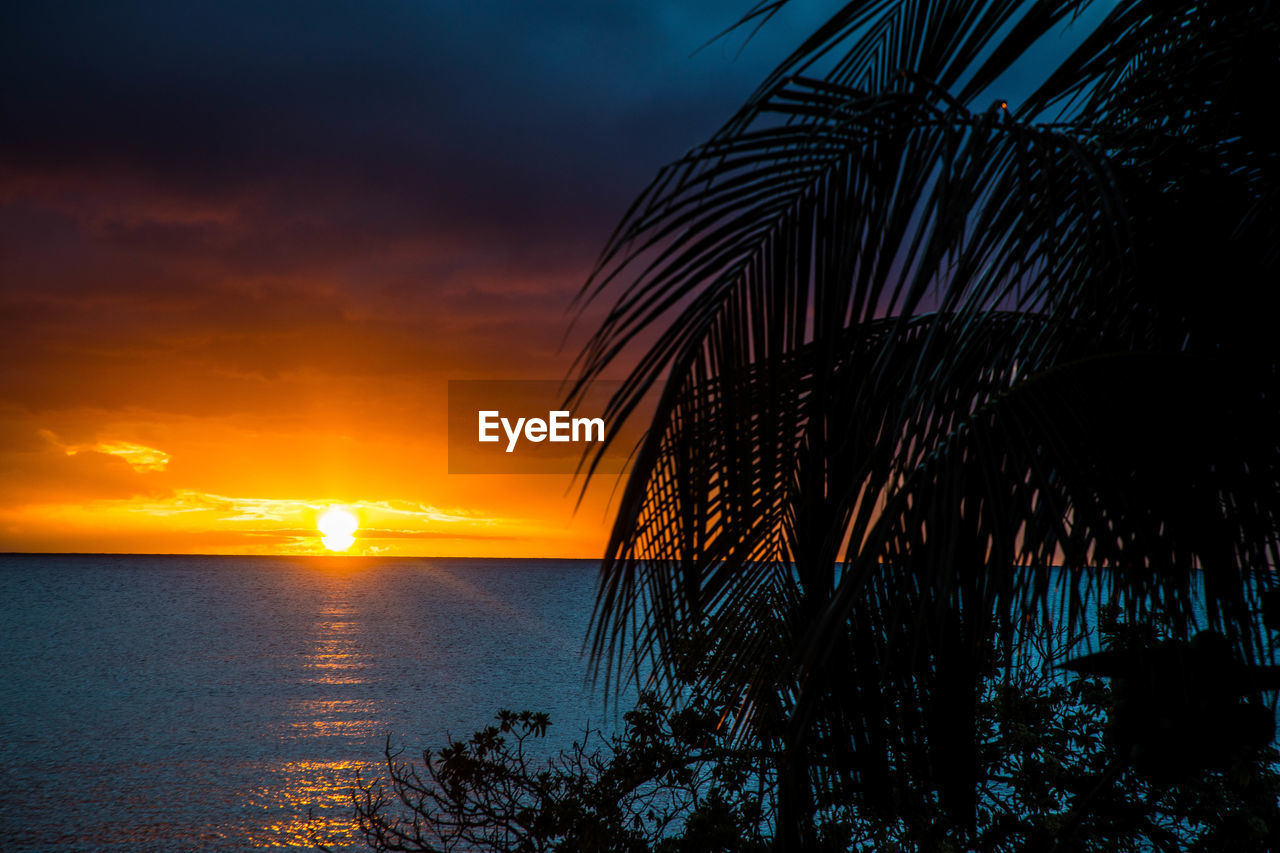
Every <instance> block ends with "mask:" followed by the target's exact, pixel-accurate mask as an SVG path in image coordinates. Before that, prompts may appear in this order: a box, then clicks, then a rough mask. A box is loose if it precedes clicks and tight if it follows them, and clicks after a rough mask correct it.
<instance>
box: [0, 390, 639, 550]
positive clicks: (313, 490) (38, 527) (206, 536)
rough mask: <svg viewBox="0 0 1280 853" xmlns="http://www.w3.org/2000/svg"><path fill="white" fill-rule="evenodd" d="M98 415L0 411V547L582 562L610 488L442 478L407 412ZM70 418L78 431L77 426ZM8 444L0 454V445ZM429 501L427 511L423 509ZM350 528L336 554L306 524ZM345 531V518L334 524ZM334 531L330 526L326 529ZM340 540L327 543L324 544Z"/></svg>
mask: <svg viewBox="0 0 1280 853" xmlns="http://www.w3.org/2000/svg"><path fill="white" fill-rule="evenodd" d="M405 417H406V420H411V421H412V422H409V423H403V424H402V423H398V422H393V419H392V418H391V417H390V416H388V417H387V418H386V419H385V420H381V421H379V422H378V423H377V424H376V425H373V426H370V425H369V424H367V423H364V422H360V423H353V422H350V421H344V420H341V419H340V418H339V416H338V415H334V414H331V413H325V412H323V411H320V412H317V411H307V412H306V413H305V416H297V415H294V414H290V416H289V418H287V419H285V418H284V417H283V416H281V417H280V418H278V419H275V420H270V421H269V422H260V421H257V420H250V419H249V418H248V416H245V417H243V418H225V419H221V418H204V417H189V418H185V419H174V418H163V417H160V416H156V415H150V414H147V415H144V414H143V413H138V414H136V415H134V416H132V417H131V418H130V419H127V420H111V419H104V415H103V413H101V412H99V411H97V410H86V411H85V412H83V413H80V412H77V413H76V414H75V416H74V417H71V416H67V417H65V418H61V417H55V416H51V415H46V414H31V413H23V412H20V411H16V410H13V409H6V408H5V407H4V406H3V405H0V467H4V468H5V469H6V476H4V477H0V552H3V551H17V552H80V553H148V554H245V555H255V554H257V555H276V556H308V555H315V556H323V555H331V556H339V555H341V556H361V557H372V556H385V557H596V556H598V555H599V553H600V552H601V551H602V550H603V547H604V540H605V538H606V532H607V528H606V524H607V517H608V512H607V509H606V507H607V505H608V501H609V497H610V496H611V494H612V489H613V486H614V482H613V480H612V478H608V479H607V481H606V480H605V479H602V480H601V481H600V484H599V486H597V487H593V489H592V491H591V493H590V494H589V495H588V497H587V499H586V500H585V501H584V502H583V503H581V504H579V503H578V502H577V498H578V496H579V491H578V490H579V488H580V484H578V483H576V482H575V481H574V479H573V476H572V475H571V474H569V475H559V474H557V475H537V476H533V475H529V476H511V477H507V476H492V475H490V476H485V475H474V476H467V475H451V474H449V473H448V471H447V460H446V454H445V447H446V436H445V434H444V433H443V432H442V431H439V429H438V427H431V426H428V427H423V426H422V422H421V419H420V418H417V415H416V414H415V416H414V417H415V418H417V419H410V418H408V416H407V415H406V416H405ZM81 419H85V423H83V424H82V423H81ZM5 441H7V442H8V445H7V447H8V449H7V450H6V449H5V446H6V445H5V444H4V442H5ZM424 495H430V496H431V500H430V502H428V501H426V500H423V497H422V496H424ZM333 508H341V509H342V510H343V511H344V512H347V513H350V514H351V515H352V516H354V517H355V518H356V527H357V528H358V529H349V530H348V532H347V534H346V535H348V536H352V537H353V540H354V541H352V542H351V543H350V544H347V545H346V547H345V548H332V547H329V546H330V545H338V544H339V541H338V539H334V540H332V541H331V542H330V543H328V544H326V543H325V542H324V538H325V537H327V536H329V535H330V533H329V531H322V530H319V529H318V522H319V519H320V518H321V517H322V516H324V515H325V514H326V512H327V511H328V510H330V509H333ZM346 526H347V528H350V527H351V525H350V522H346ZM334 532H338V533H341V531H340V530H339V531H334ZM339 538H340V537H339Z"/></svg>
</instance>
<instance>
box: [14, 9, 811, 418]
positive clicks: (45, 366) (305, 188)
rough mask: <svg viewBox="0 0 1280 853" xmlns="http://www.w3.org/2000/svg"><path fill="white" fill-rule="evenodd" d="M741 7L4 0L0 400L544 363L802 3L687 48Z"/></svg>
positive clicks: (178, 396) (145, 398)
mask: <svg viewBox="0 0 1280 853" xmlns="http://www.w3.org/2000/svg"><path fill="white" fill-rule="evenodd" d="M749 5H750V3H744V2H742V0H716V1H715V2H693V0H688V2H675V0H670V1H669V2H639V0H637V2H605V3H598V2H578V0H567V1H566V0H561V2H530V0H525V2H457V0H449V2H443V0H442V2H380V3H354V2H353V3H323V2H305V3H262V2H253V3H247V2H241V3H235V2H218V3H173V2H144V3H138V2H132V3H130V2H107V3H98V4H92V3H59V2H41V3H35V2H30V3H25V4H22V5H15V4H7V5H6V7H5V10H4V12H3V13H0V14H2V15H3V19H2V20H0V75H3V79H4V80H5V84H4V86H2V87H0V121H2V122H3V124H4V126H5V128H6V132H5V133H3V134H0V355H3V356H4V366H3V367H0V402H4V401H7V402H9V403H11V404H14V405H17V406H20V407H23V408H25V409H26V410H28V411H48V410H56V409H62V408H68V407H73V406H74V405H76V404H77V402H81V403H84V402H88V403H91V404H92V405H94V406H96V407H99V408H100V409H102V410H104V411H105V410H111V409H122V408H128V407H134V408H141V409H146V410H151V411H166V412H172V413H202V414H213V413H216V412H218V411H236V412H239V411H252V410H255V408H261V407H268V408H270V407H271V406H274V405H279V403H278V402H272V401H281V400H286V401H287V400H292V399H293V397H292V396H290V394H289V393H288V392H287V390H285V389H283V387H282V382H279V381H277V380H278V379H279V378H280V377H286V378H287V377H288V376H290V375H295V374H297V373H298V372H300V371H308V370H310V371H318V372H320V373H323V374H325V375H340V376H361V377H367V378H368V379H369V381H374V380H375V379H376V378H377V377H380V376H382V377H387V376H392V375H405V374H408V375H411V376H414V377H418V378H419V379H420V380H421V381H423V382H425V381H426V380H427V379H428V378H430V377H432V376H440V375H452V376H476V375H485V374H489V375H508V376H517V375H523V373H521V372H520V371H525V372H532V373H533V374H535V375H538V376H543V377H545V376H556V375H559V371H562V370H563V369H564V368H565V365H566V361H565V359H564V357H563V356H564V354H563V353H559V352H558V350H559V345H560V342H561V339H562V336H563V332H564V329H565V326H566V324H567V316H566V311H567V308H568V305H569V301H570V298H571V296H572V294H573V293H574V292H575V291H576V289H577V287H578V286H580V284H581V282H582V280H583V277H584V276H585V274H586V271H587V269H588V268H589V267H590V264H591V263H592V261H593V260H594V257H595V254H596V252H597V251H598V250H599V247H600V245H601V244H602V242H603V240H604V238H605V237H606V236H607V234H608V232H609V230H610V229H611V228H612V226H613V225H614V223H615V221H616V220H617V218H618V217H619V216H620V214H621V212H622V210H623V209H624V208H625V206H626V204H627V203H628V202H629V201H630V199H631V197H633V196H634V195H635V194H636V193H637V192H638V191H639V190H640V189H641V188H642V187H643V185H644V184H645V183H646V182H647V180H648V179H649V178H650V177H651V176H652V175H653V173H654V171H655V170H656V169H657V168H658V167H659V166H660V165H661V164H662V163H663V162H666V161H668V160H670V159H672V158H674V157H676V156H679V155H680V154H681V153H683V152H684V150H686V149H687V148H688V147H689V146H690V145H692V144H695V143H696V142H698V141H700V140H701V139H702V138H704V137H705V136H706V135H707V134H709V133H710V132H711V131H713V130H714V129H715V128H716V126H718V124H719V123H720V122H721V121H722V120H724V119H725V118H727V117H728V116H729V115H730V114H731V113H732V111H733V110H734V109H735V108H736V106H737V105H738V104H739V103H740V102H741V101H742V99H743V98H744V97H745V96H746V95H747V94H748V93H749V92H750V91H751V90H752V88H753V87H754V86H755V84H756V83H757V82H758V80H759V78H760V77H761V76H762V75H763V74H764V73H765V71H766V70H767V68H768V67H769V66H770V65H771V64H772V63H773V62H774V61H776V60H777V59H778V58H779V57H780V56H781V55H782V53H783V51H784V49H785V48H786V47H788V46H789V45H790V44H791V43H793V42H794V41H795V39H796V38H798V36H799V33H800V32H802V31H803V30H805V29H807V28H808V27H809V26H810V25H811V24H812V23H813V20H812V16H813V15H814V14H817V13H815V12H813V11H811V10H810V11H807V12H805V14H808V15H809V16H810V17H809V19H808V20H805V19H803V18H796V19H795V20H793V21H792V22H791V23H788V22H786V21H781V22H778V23H776V24H775V25H773V26H771V27H770V29H769V30H767V31H766V33H765V35H764V36H762V37H759V38H757V40H756V41H754V42H752V43H751V44H750V45H749V46H748V48H747V50H746V51H745V52H744V53H743V54H742V55H741V56H740V57H737V58H735V53H736V52H737V50H738V49H739V47H740V46H741V44H742V38H741V37H740V36H739V37H734V38H730V39H728V40H725V41H723V42H718V43H716V44H713V45H711V46H710V47H709V48H707V49H705V50H702V51H700V52H696V55H691V54H695V51H697V49H698V47H699V46H700V45H702V44H703V43H705V42H706V41H707V40H708V39H709V38H711V37H712V36H714V35H715V34H716V33H718V32H719V31H721V30H722V29H723V28H724V27H725V26H726V25H728V24H730V23H732V22H733V21H735V20H736V19H737V17H738V16H739V15H740V14H741V13H742V12H743V11H744V9H745V8H746V7H747V6H749ZM795 5H796V6H797V7H798V6H800V5H807V4H795ZM589 325H590V323H589V322H587V323H584V324H583V327H584V328H585V327H588V326H589ZM557 359H559V360H558V361H557Z"/></svg>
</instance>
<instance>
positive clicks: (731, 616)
mask: <svg viewBox="0 0 1280 853" xmlns="http://www.w3.org/2000/svg"><path fill="white" fill-rule="evenodd" d="M781 5H782V2H781V0H779V2H768V3H762V4H761V5H760V6H759V7H757V8H756V9H755V10H753V11H752V13H751V14H749V15H748V16H747V18H746V19H745V21H744V23H762V22H763V21H765V20H767V18H768V17H769V16H770V15H772V14H773V13H774V12H775V11H776V10H777V8H778V7H780V6H781ZM1092 5H1093V4H1090V3H1088V2H1066V1H1065V0H1063V2H1035V3H1023V2H1012V0H1009V1H1008V2H1005V0H993V2H988V3H978V4H973V3H968V2H929V3H926V2H872V0H854V2H851V3H849V4H848V5H846V6H845V7H844V8H843V9H841V10H840V11H839V12H837V13H836V14H835V16H834V17H833V18H832V19H831V20H830V21H828V22H827V23H826V24H824V25H823V26H822V27H820V28H819V29H818V31H816V32H815V33H814V34H813V35H812V36H811V37H810V38H809V39H808V40H807V41H806V42H805V43H804V44H802V45H801V46H800V47H799V48H798V49H797V50H796V51H795V53H793V54H792V55H791V56H790V57H789V58H788V59H787V60H786V61H785V62H784V63H783V64H782V65H781V66H780V67H779V68H778V69H777V70H776V71H775V72H774V73H773V74H772V75H771V76H770V77H769V78H768V79H767V80H766V81H765V82H764V83H763V84H762V86H761V87H760V89H759V90H758V91H757V92H756V94H755V95H754V96H753V97H752V98H751V99H750V100H749V102H748V103H747V104H746V105H745V106H744V107H743V108H742V109H741V110H740V111H739V112H738V113H737V114H736V115H735V116H734V117H733V118H732V119H731V120H730V121H729V122H728V123H727V124H726V125H725V126H724V127H723V128H722V129H721V130H720V131H719V132H718V133H717V134H716V135H715V136H714V137H712V138H711V139H710V140H709V141H708V142H707V143H706V144H704V145H702V146H699V147H697V148H695V149H693V150H692V151H690V152H689V153H688V154H686V155H685V156H684V157H682V158H681V159H679V160H677V161H676V162H674V163H673V164H671V165H670V166H668V167H667V168H666V169H664V170H663V171H662V172H661V173H660V174H659V175H658V177H657V178H656V179H655V180H654V182H653V183H652V184H651V185H650V186H649V187H648V189H647V190H646V191H645V192H644V193H643V194H642V195H641V196H640V197H639V198H638V199H637V200H636V202H635V203H634V205H633V206H632V208H631V209H630V210H629V211H628V212H627V214H626V215H625V217H624V218H623V220H622V222H621V224H620V225H619V227H618V229H617V231H616V232H615V234H614V235H613V237H612V238H611V239H610V241H609V243H608V244H607V246H606V248H605V250H604V252H603V253H602V256H601V259H600V261H599V264H598V266H597V268H596V270H595V272H594V273H593V275H592V276H591V278H590V280H589V281H588V283H587V284H586V286H585V288H584V291H583V298H584V299H586V300H594V299H611V300H612V304H613V307H612V309H611V310H610V311H609V313H608V315H607V316H606V319H605V320H604V322H603V323H602V325H601V327H600V328H599V329H598V331H597V332H596V333H595V335H594V337H593V338H592V339H591V341H590V343H589V344H588V346H587V347H586V349H585V350H584V352H583V354H582V356H581V358H580V361H579V365H578V377H579V385H578V388H579V389H581V388H584V387H586V386H587V385H589V384H590V382H591V381H592V380H593V379H594V378H595V377H597V376H599V375H600V374H601V372H602V371H604V370H605V369H606V368H607V367H609V366H610V365H613V364H615V363H618V362H622V363H625V364H627V365H629V367H630V372H629V374H628V378H627V380H626V381H625V382H624V383H623V385H622V389H621V390H620V391H619V392H618V393H617V394H616V395H615V396H614V398H613V400H612V402H611V405H610V410H609V412H608V417H607V420H608V422H609V423H610V424H611V425H613V426H614V427H615V429H616V425H617V424H618V423H619V422H621V421H622V420H624V419H626V418H628V417H630V416H633V414H634V412H635V411H636V408H637V406H638V405H639V403H640V400H641V398H642V397H644V395H645V394H646V393H647V392H648V391H649V390H650V389H652V388H654V387H655V383H657V382H658V381H659V380H660V379H664V378H665V379H666V382H665V385H664V386H663V387H662V391H661V393H660V395H659V400H658V403H657V407H656V411H655V413H654V415H653V418H652V422H651V424H650V427H649V430H648V432H647V435H646V437H645V439H644V441H643V442H642V444H641V445H640V447H639V448H638V449H637V451H636V456H635V462H634V468H633V471H632V474H631V475H630V478H629V480H628V483H627V486H626V488H625V490H624V492H623V494H622V496H621V498H620V502H619V509H618V514H617V518H616V522H615V526H614V529H613V534H612V537H611V539H610V542H609V545H608V550H607V553H606V557H605V562H604V566H603V570H602V580H601V585H600V588H599V594H598V600H597V608H596V614H595V620H594V629H593V640H592V642H593V645H592V650H593V653H594V656H595V660H596V661H597V663H598V665H599V666H600V671H601V672H602V673H604V675H605V677H606V678H607V679H625V678H630V679H636V680H649V681H652V682H654V683H657V684H659V685H665V686H666V687H667V688H668V689H669V690H675V689H676V685H678V683H679V674H680V670H681V668H682V667H687V666H688V665H689V661H690V660H694V661H696V662H697V668H698V670H699V672H701V673H703V674H704V678H706V679H707V680H708V687H709V688H710V689H713V690H714V691H716V693H717V695H718V696H720V697H722V698H725V699H727V700H730V701H731V704H732V705H733V707H734V708H735V711H736V713H735V715H734V719H735V720H736V721H738V732H737V734H738V736H739V737H740V738H742V739H743V740H744V741H753V742H759V743H760V744H762V745H763V746H764V747H766V748H768V749H773V750H776V751H777V753H778V754H779V755H780V756H781V757H780V759H779V763H778V768H777V770H778V786H779V788H778V793H779V802H778V808H779V817H778V820H779V825H778V837H779V840H780V843H783V844H785V845H787V846H788V847H790V848H792V849H800V848H802V847H812V846H814V845H815V844H816V841H815V836H814V833H813V823H812V815H813V814H814V813H815V811H816V810H817V809H819V808H820V807H821V805H822V803H824V802H825V801H828V800H830V799H831V798H833V797H835V798H841V797H852V798H855V799H856V800H857V802H858V803H860V804H861V805H862V806H863V807H865V808H869V809H873V810H877V809H878V810H892V809H902V808H905V807H907V806H908V805H909V804H907V803H904V801H903V798H904V797H905V798H908V799H909V798H911V797H913V796H914V797H917V799H919V800H920V801H921V802H923V800H924V799H925V798H927V797H932V796H934V795H936V796H937V798H938V800H939V802H940V803H941V804H942V806H943V808H944V810H945V811H946V812H947V813H948V814H949V815H950V816H951V818H952V819H953V820H954V821H955V823H956V825H957V826H958V827H959V828H960V831H961V832H964V831H966V828H967V829H968V831H969V832H972V831H973V829H974V823H973V821H974V802H975V793H974V792H975V789H976V779H977V774H978V759H977V747H976V744H975V734H974V732H975V726H974V720H975V715H976V713H977V706H978V696H979V692H980V686H981V678H982V676H981V673H983V672H985V671H988V670H989V664H990V660H989V656H990V654H991V653H992V652H991V649H992V642H991V641H992V639H993V638H997V639H998V644H999V645H1002V646H1003V647H1004V651H1005V652H1012V653H1016V651H1017V650H1018V649H1019V647H1020V646H1021V645H1022V643H1023V641H1024V638H1025V637H1026V636H1028V632H1031V633H1033V634H1037V635H1038V634H1043V633H1044V632H1045V631H1046V629H1047V628H1048V627H1049V626H1050V625H1052V626H1055V627H1057V628H1058V629H1061V630H1062V631H1063V632H1065V633H1064V636H1067V637H1068V638H1071V639H1075V638H1076V637H1078V636H1079V635H1080V634H1082V633H1086V632H1087V631H1088V629H1089V626H1090V624H1091V620H1092V619H1093V616H1092V614H1093V613H1095V612H1096V609H1097V608H1098V607H1099V606H1101V605H1102V604H1104V603H1108V602H1109V603H1112V604H1117V605H1119V606H1121V607H1122V609H1123V610H1124V611H1125V612H1126V613H1127V614H1129V615H1130V616H1131V617H1132V618H1134V619H1140V620H1152V621H1154V622H1155V623H1157V624H1159V625H1160V626H1162V627H1164V628H1166V629H1168V630H1169V631H1170V632H1172V634H1173V636H1174V637H1175V638H1181V639H1183V640H1185V639H1186V638H1188V637H1189V636H1190V634H1192V633H1194V632H1195V631H1196V630H1197V629H1200V628H1206V627H1207V628H1211V629H1213V630H1216V631H1218V632H1220V633H1221V634H1222V635H1223V636H1224V637H1225V638H1226V641H1227V642H1228V643H1229V644H1230V646H1231V648H1232V649H1233V650H1234V653H1235V654H1236V655H1238V656H1239V658H1240V659H1241V660H1242V661H1245V662H1253V661H1257V660H1258V659H1260V658H1266V657H1267V656H1269V654H1270V643H1271V641H1270V638H1269V637H1268V636H1266V635H1264V634H1263V633H1262V631H1261V628H1260V627H1259V626H1258V624H1257V620H1256V618H1255V614H1254V610H1255V606H1256V603H1257V601H1258V599H1259V596H1260V595H1261V594H1263V593H1264V592H1265V591H1267V590H1268V589H1270V588H1272V587H1274V586H1275V585H1276V584H1275V581H1274V579H1273V573H1274V570H1275V568H1276V566H1277V564H1278V563H1280V559H1278V557H1280V549H1278V542H1277V531H1280V524H1278V519H1280V405H1278V398H1277V391H1278V390H1280V359H1278V357H1277V356H1278V355H1280V348H1278V347H1277V335H1276V330H1275V319H1274V318H1275V316H1276V315H1275V314H1274V312H1273V311H1272V306H1273V303H1274V302H1275V296H1274V293H1275V288H1276V285H1277V282H1278V281H1280V279H1278V278H1277V260H1278V254H1277V253H1278V252H1280V248H1278V247H1280V234H1277V221H1280V217H1278V216H1277V199H1278V198H1280V196H1277V192H1276V187H1277V182H1276V159H1277V156H1280V155H1278V154H1277V152H1280V144H1278V143H1280V140H1277V138H1276V134H1277V123H1276V122H1274V121H1273V120H1272V118H1273V117H1272V115H1271V113H1272V111H1273V110H1272V108H1273V103H1274V95H1273V93H1274V92H1275V91H1277V87H1278V86H1280V59H1278V58H1280V15H1277V14H1276V12H1275V10H1274V9H1273V8H1272V7H1271V6H1270V4H1266V3H1256V4H1248V3H1238V4H1237V3H1232V4H1226V3H1222V4H1208V5H1206V4H1200V3H1189V2H1183V3H1167V2H1159V3H1157V2H1152V0H1127V1H1126V0H1122V2H1120V3H1118V4H1116V5H1115V6H1114V7H1113V8H1111V9H1110V11H1108V12H1106V13H1105V15H1103V16H1102V20H1101V22H1100V23H1098V24H1097V25H1096V26H1094V28H1093V29H1092V30H1091V31H1090V32H1089V33H1088V34H1087V35H1086V36H1084V37H1082V38H1080V39H1079V43H1078V45H1077V46H1076V47H1075V49H1074V50H1072V51H1071V52H1070V55H1069V56H1067V57H1066V58H1065V59H1063V60H1062V61H1061V62H1059V63H1057V64H1056V65H1054V66H1053V67H1049V68H1045V67H1042V66H1043V64H1044V63H1043V62H1042V61H1040V60H1038V59H1037V57H1039V56H1040V55H1041V52H1040V47H1039V45H1040V44H1041V40H1042V39H1046V38H1052V37H1053V36H1054V35H1055V34H1057V33H1059V32H1060V31H1061V30H1062V28H1063V27H1064V26H1066V25H1067V23H1069V22H1070V21H1072V20H1074V19H1075V16H1076V15H1077V14H1079V13H1081V12H1086V11H1093V10H1092V9H1091V7H1092ZM1027 77H1035V78H1036V83H1035V85H1034V86H1033V87H1032V91H1031V94H1030V95H1028V96H1027V97H1026V98H1025V100H1024V101H1023V102H1022V103H1021V104H1015V105H1014V107H1013V108H1011V107H1010V105H1009V103H1008V102H1006V101H1005V100H1004V99H1003V98H1004V96H1003V95H1002V94H1001V89H1002V88H1003V87H1006V86H1012V85H1013V81H1014V80H1015V79H1025V78H1027ZM1200 613H1202V614H1203V615H1202V616H1199V615H1197V614H1200ZM902 755H913V756H916V760H914V762H913V765H912V766H913V767H914V768H915V771H916V775H917V777H918V779H917V781H918V785H919V787H918V791H916V792H915V793H913V792H911V791H905V792H904V791H902V790H900V787H899V788H895V787H894V786H891V785H889V784H888V780H889V779H890V777H891V775H892V773H893V771H894V767H895V765H894V761H895V759H894V756H902Z"/></svg>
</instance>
